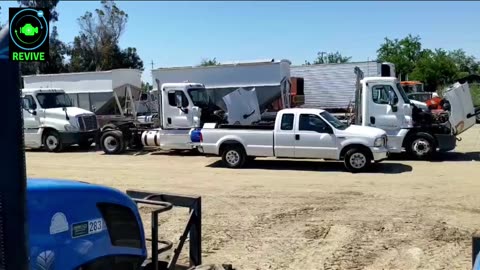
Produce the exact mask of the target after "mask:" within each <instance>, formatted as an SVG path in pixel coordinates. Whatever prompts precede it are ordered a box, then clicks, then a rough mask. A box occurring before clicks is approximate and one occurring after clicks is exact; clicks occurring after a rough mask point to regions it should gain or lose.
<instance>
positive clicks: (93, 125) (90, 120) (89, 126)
mask: <svg viewBox="0 0 480 270" xmlns="http://www.w3.org/2000/svg"><path fill="white" fill-rule="evenodd" d="M78 125H79V127H80V130H81V131H90V130H96V129H98V124H97V117H96V116H95V115H83V116H79V117H78Z"/></svg>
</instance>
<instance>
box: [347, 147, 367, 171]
mask: <svg viewBox="0 0 480 270" xmlns="http://www.w3.org/2000/svg"><path fill="white" fill-rule="evenodd" d="M343 162H344V164H345V168H347V170H348V171H349V172H352V173H357V172H362V171H365V170H366V169H367V168H368V167H369V166H370V165H371V163H372V159H371V158H370V155H369V153H367V151H366V150H364V149H361V148H356V147H354V148H352V149H350V150H348V151H347V153H345V158H344V160H343Z"/></svg>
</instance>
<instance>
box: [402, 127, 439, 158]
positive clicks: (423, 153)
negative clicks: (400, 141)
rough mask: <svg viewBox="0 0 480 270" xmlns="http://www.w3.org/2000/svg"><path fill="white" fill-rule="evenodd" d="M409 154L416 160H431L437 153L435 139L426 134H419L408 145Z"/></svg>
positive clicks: (412, 137) (411, 138)
mask: <svg viewBox="0 0 480 270" xmlns="http://www.w3.org/2000/svg"><path fill="white" fill-rule="evenodd" d="M406 150H407V153H408V154H409V155H410V156H412V157H414V158H416V159H423V160H426V159H430V158H431V157H432V156H433V155H434V154H435V152H436V151H437V144H436V142H435V138H434V137H433V136H432V135H430V134H428V133H426V132H417V133H416V134H414V135H413V136H411V137H410V139H409V140H408V143H407V149H406Z"/></svg>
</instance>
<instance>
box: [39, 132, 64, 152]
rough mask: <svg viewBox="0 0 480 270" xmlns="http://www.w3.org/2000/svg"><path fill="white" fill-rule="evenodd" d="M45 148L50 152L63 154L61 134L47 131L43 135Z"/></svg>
mask: <svg viewBox="0 0 480 270" xmlns="http://www.w3.org/2000/svg"><path fill="white" fill-rule="evenodd" d="M42 143H43V147H44V148H45V150H47V151H48V152H56V153H58V152H61V151H62V150H63V144H62V139H61V138H60V134H59V133H58V132H57V131H55V130H47V131H46V132H45V133H44V135H43V142H42Z"/></svg>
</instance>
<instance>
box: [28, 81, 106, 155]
mask: <svg viewBox="0 0 480 270" xmlns="http://www.w3.org/2000/svg"><path fill="white" fill-rule="evenodd" d="M22 108H23V110H22V111H23V126H24V128H23V129H24V133H25V147H28V148H41V147H43V148H44V149H45V150H47V151H50V152H60V151H62V149H63V148H64V147H65V146H69V145H74V144H77V145H79V146H80V147H82V148H88V147H90V146H91V145H92V143H93V142H94V141H95V138H96V136H97V133H98V124H97V118H96V116H95V114H94V113H92V112H90V111H87V110H84V109H80V108H77V107H73V106H72V101H71V100H70V98H69V97H68V95H67V94H65V91H63V90H62V89H54V88H51V89H45V88H35V89H32V88H30V89H22Z"/></svg>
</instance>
